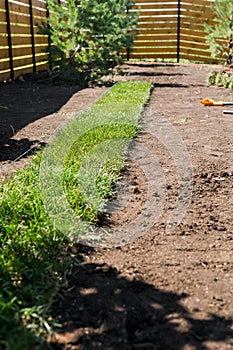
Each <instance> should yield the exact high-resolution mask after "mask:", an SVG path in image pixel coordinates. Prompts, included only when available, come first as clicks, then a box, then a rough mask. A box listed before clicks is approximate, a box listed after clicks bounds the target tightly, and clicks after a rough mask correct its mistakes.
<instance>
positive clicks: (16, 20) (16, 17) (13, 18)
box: [10, 13, 30, 25]
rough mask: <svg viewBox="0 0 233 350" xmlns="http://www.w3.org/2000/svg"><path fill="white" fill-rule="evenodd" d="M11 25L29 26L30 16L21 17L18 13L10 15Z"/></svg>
mask: <svg viewBox="0 0 233 350" xmlns="http://www.w3.org/2000/svg"><path fill="white" fill-rule="evenodd" d="M10 21H11V23H15V24H18V23H21V24H28V25H29V24H30V16H29V15H21V14H20V13H11V15H10Z"/></svg>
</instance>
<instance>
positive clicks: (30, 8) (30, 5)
mask: <svg viewBox="0 0 233 350" xmlns="http://www.w3.org/2000/svg"><path fill="white" fill-rule="evenodd" d="M29 12H30V31H31V45H32V64H33V73H36V53H35V39H34V27H33V10H32V0H29Z"/></svg>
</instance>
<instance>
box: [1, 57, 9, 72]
mask: <svg viewBox="0 0 233 350" xmlns="http://www.w3.org/2000/svg"><path fill="white" fill-rule="evenodd" d="M9 68H10V60H9V59H8V60H6V61H0V71H4V70H7V69H9Z"/></svg>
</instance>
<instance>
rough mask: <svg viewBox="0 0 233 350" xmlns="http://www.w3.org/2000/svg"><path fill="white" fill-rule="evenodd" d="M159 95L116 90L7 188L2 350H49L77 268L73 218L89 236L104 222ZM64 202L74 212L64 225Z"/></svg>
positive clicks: (2, 206)
mask: <svg viewBox="0 0 233 350" xmlns="http://www.w3.org/2000/svg"><path fill="white" fill-rule="evenodd" d="M151 88H152V85H151V84H150V83H144V82H122V83H118V84H116V85H114V86H113V87H112V88H111V89H110V90H108V91H107V93H105V94H104V95H103V96H102V97H101V98H100V99H99V100H98V101H97V102H96V103H95V104H94V105H93V106H92V107H91V108H89V109H88V110H86V111H84V112H82V113H81V114H79V115H78V116H77V117H76V118H74V119H73V120H72V121H71V122H70V123H69V124H67V125H66V126H64V127H63V128H62V129H61V130H60V131H59V132H58V133H57V135H56V136H55V137H54V139H53V141H52V142H51V144H50V145H49V146H48V147H47V148H45V150H44V151H43V152H41V153H40V154H39V155H37V156H36V157H35V158H34V159H33V160H32V161H31V163H30V165H29V166H28V167H27V168H25V169H23V170H21V171H19V172H18V173H17V174H16V175H15V176H14V177H13V178H12V179H11V180H10V181H9V182H7V183H5V184H3V185H1V187H0V242H1V247H0V283H1V290H0V348H1V349H4V348H6V349H10V350H19V349H20V350H21V349H24V350H27V349H28V350H29V349H30V350H31V349H40V348H43V341H42V339H43V337H42V333H43V332H48V331H49V330H50V327H51V325H49V322H48V310H49V305H50V301H51V298H52V296H53V294H54V292H55V290H56V287H57V285H58V284H59V282H60V280H61V279H62V275H63V274H64V271H65V269H67V268H68V266H70V264H71V263H72V257H71V256H70V254H69V247H70V244H71V243H70V240H69V237H68V234H67V232H70V231H69V230H70V227H68V230H67V231H66V224H67V222H68V221H69V214H70V213H71V215H72V218H73V216H76V217H78V218H79V219H80V220H81V222H82V223H85V224H84V225H83V227H82V229H85V228H86V225H89V224H91V223H95V222H96V220H97V217H98V214H99V213H100V212H101V210H103V208H104V205H105V203H106V200H107V199H108V197H109V195H111V193H112V186H113V184H114V182H115V181H116V180H117V178H118V177H119V173H120V170H121V169H122V167H123V166H124V158H125V154H126V151H127V146H128V144H129V140H131V139H132V138H134V137H135V136H136V134H137V131H138V125H139V121H140V117H141V115H142V112H143V108H144V105H145V104H146V102H147V101H148V98H149V95H150V90H151ZM114 145H116V146H114ZM102 146H104V148H103V147H102ZM93 150H94V151H93ZM104 152H105V157H102V155H103V153H104ZM106 154H107V156H108V155H109V157H106ZM102 158H104V160H101V159H102ZM99 160H101V161H100V162H99ZM98 162H99V163H98ZM90 163H92V164H93V163H96V164H97V165H98V166H96V167H93V166H90ZM45 171H46V173H45ZM92 177H93V178H92ZM90 179H91V181H90ZM93 184H94V185H93ZM60 185H61V186H60ZM53 186H55V189H54V188H53ZM60 189H62V190H61V191H62V193H60V192H59V190H60ZM59 196H60V197H59ZM64 199H65V201H64ZM49 201H50V202H51V203H52V204H51V203H50V205H48V202H49ZM55 202H56V208H57V212H56V213H54V211H53V210H54V207H53V204H54V203H55ZM64 203H65V209H66V208H68V209H67V212H66V210H64V211H63V212H62V213H63V216H62V218H61V217H60V211H59V210H63V209H64V207H63V206H64ZM53 215H55V219H54V220H53ZM67 215H68V216H67ZM57 217H58V218H57ZM67 218H68V221H67ZM64 223H65V224H64ZM68 226H69V225H68Z"/></svg>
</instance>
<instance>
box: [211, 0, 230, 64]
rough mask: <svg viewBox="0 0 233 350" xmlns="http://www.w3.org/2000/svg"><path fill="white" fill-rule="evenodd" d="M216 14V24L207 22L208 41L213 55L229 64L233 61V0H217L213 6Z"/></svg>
mask: <svg viewBox="0 0 233 350" xmlns="http://www.w3.org/2000/svg"><path fill="white" fill-rule="evenodd" d="M212 8H213V11H214V12H215V15H216V18H215V20H216V22H215V24H214V25H209V24H207V23H206V24H205V29H206V32H207V36H206V38H207V41H208V43H209V46H210V51H211V53H212V55H213V57H220V58H223V59H225V61H226V63H227V64H230V63H231V62H232V46H233V32H232V28H233V7H232V1H231V0H215V3H214V4H213V6H212Z"/></svg>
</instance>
